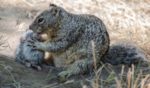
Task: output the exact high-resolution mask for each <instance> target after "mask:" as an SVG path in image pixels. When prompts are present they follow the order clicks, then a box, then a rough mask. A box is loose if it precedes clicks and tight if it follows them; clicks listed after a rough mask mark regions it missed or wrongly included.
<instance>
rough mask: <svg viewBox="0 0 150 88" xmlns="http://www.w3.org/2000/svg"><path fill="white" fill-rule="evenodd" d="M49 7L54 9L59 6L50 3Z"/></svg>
mask: <svg viewBox="0 0 150 88" xmlns="http://www.w3.org/2000/svg"><path fill="white" fill-rule="evenodd" d="M49 7H50V8H52V7H57V6H56V5H55V4H52V3H50V4H49Z"/></svg>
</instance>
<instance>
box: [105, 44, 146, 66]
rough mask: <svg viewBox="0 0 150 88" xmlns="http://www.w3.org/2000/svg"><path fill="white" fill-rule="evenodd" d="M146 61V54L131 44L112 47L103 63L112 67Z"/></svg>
mask: <svg viewBox="0 0 150 88" xmlns="http://www.w3.org/2000/svg"><path fill="white" fill-rule="evenodd" d="M144 60H145V55H144V52H143V51H142V50H141V49H139V48H138V47H136V46H135V45H133V44H130V43H117V44H113V45H111V46H110V48H109V50H108V52H107V54H106V55H105V57H104V59H103V62H104V63H110V64H112V65H119V64H125V65H129V66H131V64H137V63H139V62H141V61H144Z"/></svg>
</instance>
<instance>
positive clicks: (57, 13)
mask: <svg viewBox="0 0 150 88" xmlns="http://www.w3.org/2000/svg"><path fill="white" fill-rule="evenodd" d="M51 13H52V14H53V15H54V16H56V15H59V13H60V9H59V8H57V7H55V8H53V9H52V10H51Z"/></svg>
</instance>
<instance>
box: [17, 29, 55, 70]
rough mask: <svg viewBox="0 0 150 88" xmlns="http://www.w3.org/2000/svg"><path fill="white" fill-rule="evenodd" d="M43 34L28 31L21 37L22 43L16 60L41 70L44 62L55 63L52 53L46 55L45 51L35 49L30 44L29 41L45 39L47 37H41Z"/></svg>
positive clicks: (18, 48)
mask: <svg viewBox="0 0 150 88" xmlns="http://www.w3.org/2000/svg"><path fill="white" fill-rule="evenodd" d="M41 37H42V36H40V35H38V34H36V33H33V31H31V30H28V31H26V32H25V33H24V34H23V35H22V36H21V39H20V44H19V45H18V47H17V49H16V52H15V54H16V61H17V62H19V63H21V64H24V65H25V66H27V67H33V68H35V69H37V70H41V66H42V64H43V63H45V64H49V65H53V60H52V56H51V55H47V56H46V57H45V52H44V51H40V50H35V49H34V48H33V47H31V46H28V43H29V41H31V40H33V41H45V40H46V38H45V36H44V38H41Z"/></svg>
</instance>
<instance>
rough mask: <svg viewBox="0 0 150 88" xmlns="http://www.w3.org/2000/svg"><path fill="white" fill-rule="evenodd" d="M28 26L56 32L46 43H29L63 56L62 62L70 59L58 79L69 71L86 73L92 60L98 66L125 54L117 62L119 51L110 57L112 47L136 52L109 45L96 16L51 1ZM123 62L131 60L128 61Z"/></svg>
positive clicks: (102, 24) (33, 28)
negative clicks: (76, 11) (79, 12)
mask: <svg viewBox="0 0 150 88" xmlns="http://www.w3.org/2000/svg"><path fill="white" fill-rule="evenodd" d="M29 29H30V30H32V31H33V32H35V33H39V34H41V33H53V34H54V36H55V37H54V38H53V39H52V40H50V41H49V42H46V43H45V42H38V41H36V42H34V41H31V42H30V45H31V46H33V47H35V49H37V50H42V51H47V52H52V53H53V55H54V56H57V57H59V56H60V57H61V58H62V59H63V58H64V59H65V62H68V61H69V60H70V62H68V63H67V68H66V69H65V70H64V71H62V72H60V73H59V74H58V77H59V79H60V80H65V79H67V78H69V77H70V76H72V75H78V74H84V73H88V72H89V71H91V70H92V69H94V63H95V64H96V65H97V67H100V66H101V62H104V63H112V64H120V59H126V58H123V57H122V58H118V60H119V62H115V61H118V60H115V59H116V58H117V56H118V55H117V54H116V57H113V55H112V53H111V52H115V49H116V50H119V51H116V52H115V53H118V54H122V53H121V50H122V49H125V50H124V51H125V53H126V54H124V55H127V56H128V54H129V55H130V56H131V57H132V55H133V57H134V54H132V53H131V54H130V53H128V51H130V50H131V52H132V51H133V53H135V54H138V53H137V52H136V51H134V50H132V49H127V51H126V47H124V46H113V47H110V39H109V34H108V32H107V28H106V26H105V24H104V23H103V21H102V20H101V19H99V18H98V17H96V16H94V15H89V14H73V13H69V12H68V11H66V10H65V9H64V8H62V7H60V6H57V5H55V4H50V5H49V8H48V9H46V10H44V11H43V12H41V13H40V14H39V15H38V16H37V17H36V18H35V19H34V20H33V22H32V23H31V24H30V25H29ZM93 43H94V44H93ZM93 45H94V46H93ZM119 48H122V49H119ZM93 52H94V54H95V55H93ZM108 55H109V56H110V57H109V56H108ZM93 56H94V58H95V60H96V61H95V62H94V60H93ZM111 56H112V57H111ZM127 56H125V57H127ZM120 57H121V55H120ZM105 58H106V60H105ZM109 58H110V60H111V61H110V60H109ZM129 60H130V57H129ZM133 60H134V59H133ZM123 61H125V60H121V63H123ZM131 62H132V60H131ZM125 64H131V63H130V61H129V62H128V61H127V62H125Z"/></svg>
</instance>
